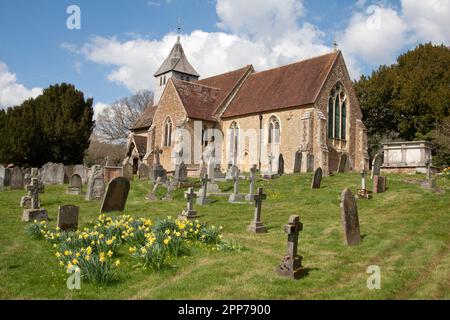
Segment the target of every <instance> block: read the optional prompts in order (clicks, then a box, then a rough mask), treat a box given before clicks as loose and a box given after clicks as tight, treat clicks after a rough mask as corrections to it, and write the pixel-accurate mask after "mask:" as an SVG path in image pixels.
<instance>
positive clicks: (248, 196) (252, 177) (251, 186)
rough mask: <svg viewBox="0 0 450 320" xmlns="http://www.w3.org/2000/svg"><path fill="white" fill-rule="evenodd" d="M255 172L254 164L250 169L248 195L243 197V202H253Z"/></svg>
mask: <svg viewBox="0 0 450 320" xmlns="http://www.w3.org/2000/svg"><path fill="white" fill-rule="evenodd" d="M257 170H258V169H257V167H256V164H255V165H253V166H252V168H251V169H250V190H249V194H247V195H246V196H245V200H247V201H254V200H255V195H254V190H255V182H256V171H257Z"/></svg>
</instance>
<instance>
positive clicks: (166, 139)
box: [164, 118, 172, 147]
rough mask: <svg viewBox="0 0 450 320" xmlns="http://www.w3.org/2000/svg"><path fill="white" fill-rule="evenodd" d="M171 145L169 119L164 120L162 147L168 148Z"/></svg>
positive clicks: (170, 124)
mask: <svg viewBox="0 0 450 320" xmlns="http://www.w3.org/2000/svg"><path fill="white" fill-rule="evenodd" d="M171 145H172V121H171V120H170V118H167V119H166V122H165V123H164V147H170V146H171Z"/></svg>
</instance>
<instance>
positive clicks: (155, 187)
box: [145, 177, 162, 201]
mask: <svg viewBox="0 0 450 320" xmlns="http://www.w3.org/2000/svg"><path fill="white" fill-rule="evenodd" d="M161 184H162V183H161V177H158V178H157V179H156V181H155V182H154V183H153V189H152V191H150V192H149V193H148V194H147V196H146V197H145V199H147V200H149V201H155V200H158V197H157V196H156V191H157V190H158V188H159V186H161Z"/></svg>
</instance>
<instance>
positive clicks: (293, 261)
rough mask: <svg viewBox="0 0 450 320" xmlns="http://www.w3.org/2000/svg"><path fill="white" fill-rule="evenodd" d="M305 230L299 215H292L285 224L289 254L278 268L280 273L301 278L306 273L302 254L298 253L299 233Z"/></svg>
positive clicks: (292, 277) (293, 277)
mask: <svg viewBox="0 0 450 320" xmlns="http://www.w3.org/2000/svg"><path fill="white" fill-rule="evenodd" d="M302 230H303V224H302V223H301V222H300V217H299V216H290V217H289V222H288V224H286V225H285V226H284V232H285V233H286V234H287V235H288V241H287V254H286V255H285V256H284V258H283V260H282V261H281V263H280V265H279V266H278V268H277V272H278V274H280V275H282V276H285V277H288V278H291V279H299V278H300V277H301V276H302V275H303V274H304V273H305V268H303V267H302V256H299V255H298V234H299V232H300V231H302Z"/></svg>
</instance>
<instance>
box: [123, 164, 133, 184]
mask: <svg viewBox="0 0 450 320" xmlns="http://www.w3.org/2000/svg"><path fill="white" fill-rule="evenodd" d="M122 175H123V177H124V178H127V179H128V180H129V181H133V177H134V175H133V165H132V164H131V163H129V162H127V163H125V165H124V166H123V168H122Z"/></svg>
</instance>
